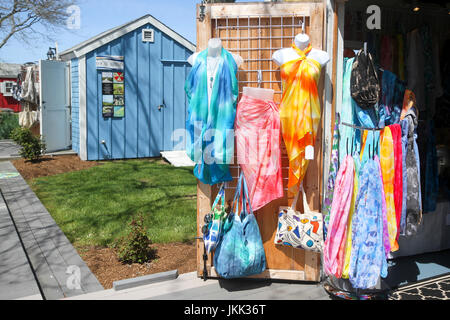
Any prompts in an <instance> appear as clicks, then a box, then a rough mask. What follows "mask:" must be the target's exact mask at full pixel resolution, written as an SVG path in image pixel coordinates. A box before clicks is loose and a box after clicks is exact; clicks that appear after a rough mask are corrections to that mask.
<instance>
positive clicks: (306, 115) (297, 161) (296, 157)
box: [280, 44, 322, 192]
mask: <svg viewBox="0 0 450 320" xmlns="http://www.w3.org/2000/svg"><path fill="white" fill-rule="evenodd" d="M292 47H293V49H294V50H295V51H296V52H297V53H298V54H299V58H298V59H296V60H292V61H288V62H286V63H284V64H283V65H282V66H281V67H280V69H281V79H282V81H283V98H282V102H281V107H280V109H281V110H280V120H281V128H282V134H283V139H284V142H285V145H286V150H287V154H288V157H289V182H288V188H289V189H291V190H292V191H294V192H295V191H297V187H298V184H299V183H300V182H301V181H302V180H303V178H304V177H305V174H306V170H307V169H308V164H309V160H306V158H305V149H306V147H307V146H314V142H315V139H316V134H317V130H318V128H319V122H320V116H321V110H320V102H319V94H318V89H317V86H318V82H319V77H320V72H321V69H322V66H321V65H320V64H319V62H317V61H315V60H313V59H310V58H308V57H307V56H306V55H307V54H308V53H309V52H310V51H311V49H312V47H311V45H310V46H309V47H308V48H307V49H306V50H305V51H302V50H300V49H298V48H297V47H296V46H295V44H293V45H292Z"/></svg>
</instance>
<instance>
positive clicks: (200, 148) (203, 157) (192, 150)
mask: <svg viewBox="0 0 450 320" xmlns="http://www.w3.org/2000/svg"><path fill="white" fill-rule="evenodd" d="M207 58H208V49H206V50H204V51H202V52H201V53H199V55H198V56H197V59H196V61H195V64H194V65H193V67H192V70H191V72H190V73H189V75H188V78H187V80H186V85H185V91H186V95H187V98H188V101H189V109H188V117H187V120H186V131H187V132H188V136H187V138H186V151H187V154H188V156H189V157H190V158H191V160H192V161H194V162H195V163H196V164H197V165H196V166H195V168H194V175H195V176H196V177H197V178H198V179H199V180H200V181H202V182H203V183H205V184H210V185H214V184H217V183H220V182H225V181H231V180H233V178H232V176H231V174H230V170H229V164H230V163H232V162H233V157H234V121H235V117H236V102H237V98H238V94H239V88H238V81H237V78H236V72H237V65H236V62H235V61H234V58H233V56H232V54H231V53H230V52H228V51H227V50H225V49H222V54H221V57H220V60H219V65H218V67H217V75H216V79H215V81H214V84H213V88H212V93H211V102H210V103H208V77H207Z"/></svg>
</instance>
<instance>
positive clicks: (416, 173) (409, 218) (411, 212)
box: [405, 107, 422, 236]
mask: <svg viewBox="0 0 450 320" xmlns="http://www.w3.org/2000/svg"><path fill="white" fill-rule="evenodd" d="M405 120H406V121H408V149H407V151H406V170H407V179H408V191H407V199H406V227H405V234H406V236H413V235H415V234H416V233H417V231H418V228H419V225H420V223H421V221H422V195H421V188H420V158H419V154H418V147H417V141H416V139H417V135H416V129H417V125H418V111H417V109H416V108H415V107H412V108H410V109H409V110H408V112H407V113H406V115H405Z"/></svg>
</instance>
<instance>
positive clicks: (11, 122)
mask: <svg viewBox="0 0 450 320" xmlns="http://www.w3.org/2000/svg"><path fill="white" fill-rule="evenodd" d="M18 127H19V116H18V115H17V114H15V113H12V112H0V140H2V139H9V138H10V135H11V132H12V131H13V130H14V129H15V128H18Z"/></svg>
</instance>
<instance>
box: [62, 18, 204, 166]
mask: <svg viewBox="0 0 450 320" xmlns="http://www.w3.org/2000/svg"><path fill="white" fill-rule="evenodd" d="M194 52H195V45H194V44H192V43H191V42H189V41H188V40H186V39H185V38H183V37H182V36H180V35H179V34H178V33H176V32H175V31H173V30H172V29H170V28H169V27H167V26H166V25H164V24H163V23H161V22H160V21H158V20H157V19H155V18H154V17H152V16H151V15H146V16H143V17H141V18H139V19H137V20H135V21H132V22H130V23H127V24H125V25H122V26H119V27H117V28H114V29H112V30H109V31H106V32H104V33H102V34H100V35H98V36H96V37H94V38H92V39H89V40H87V41H85V42H83V43H81V44H79V45H77V46H75V47H73V48H71V49H68V50H66V51H64V52H62V53H60V58H61V59H62V60H63V61H70V86H71V88H70V93H71V99H70V100H71V117H72V121H71V124H72V129H71V132H72V149H73V150H74V151H76V152H77V153H78V154H79V155H80V158H81V159H82V160H104V159H130V158H146V157H157V156H160V152H161V151H172V150H174V149H180V146H183V144H184V139H185V136H184V133H183V132H184V128H185V121H186V116H187V109H188V103H187V98H186V94H185V92H184V84H185V80H186V78H187V75H188V74H189V71H190V65H189V64H188V63H187V58H188V57H189V56H190V55H191V54H193V53H194ZM108 69H109V70H108ZM108 71H111V72H114V71H119V72H122V75H123V77H122V79H123V84H122V86H123V87H122V89H121V90H122V91H124V92H123V93H122V94H123V95H124V96H123V97H122V98H124V102H122V103H120V102H119V103H118V104H119V105H120V104H123V105H122V107H123V109H122V110H121V112H122V114H121V115H120V116H118V117H116V116H115V114H114V115H111V114H107V113H105V110H107V111H108V110H110V109H108V108H107V107H106V108H105V105H106V102H105V98H104V96H106V94H108V93H111V92H106V91H105V90H109V89H108V87H107V86H108V85H107V84H104V83H105V82H108V81H105V79H106V78H105V74H108ZM113 74H114V75H116V74H117V73H113ZM119 78H120V77H119ZM114 81H115V78H114ZM105 88H106V89H105ZM111 88H112V85H111V87H110V89H111ZM117 88H118V89H120V85H119V86H118V87H117ZM115 93H116V84H114V94H115ZM119 93H121V92H119ZM116 98H117V97H116V96H114V105H116ZM120 100H123V99H120ZM120 100H118V101H120ZM111 108H115V107H111ZM119 109H120V108H119ZM119 109H117V110H119ZM112 110H114V109H112ZM123 110H124V111H123ZM117 112H118V113H119V111H117Z"/></svg>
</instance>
